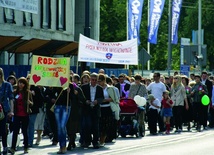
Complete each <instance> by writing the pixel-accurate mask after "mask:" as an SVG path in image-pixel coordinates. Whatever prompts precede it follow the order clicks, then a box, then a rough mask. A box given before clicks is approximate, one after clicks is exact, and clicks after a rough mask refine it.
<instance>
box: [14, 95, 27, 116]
mask: <svg viewBox="0 0 214 155" xmlns="http://www.w3.org/2000/svg"><path fill="white" fill-rule="evenodd" d="M18 95H19V97H18V98H17V109H16V116H28V114H27V111H26V110H25V105H24V102H23V96H22V94H21V93H19V94H18Z"/></svg>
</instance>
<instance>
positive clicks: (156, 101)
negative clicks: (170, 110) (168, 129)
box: [149, 99, 161, 111]
mask: <svg viewBox="0 0 214 155" xmlns="http://www.w3.org/2000/svg"><path fill="white" fill-rule="evenodd" d="M150 102H151V101H150ZM153 104H154V105H156V106H158V107H161V102H160V101H159V100H158V99H155V100H154V101H153ZM149 109H157V110H158V111H159V109H160V108H157V107H155V106H153V105H150V106H149Z"/></svg>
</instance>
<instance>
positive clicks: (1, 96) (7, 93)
mask: <svg viewBox="0 0 214 155" xmlns="http://www.w3.org/2000/svg"><path fill="white" fill-rule="evenodd" d="M12 99H13V88H12V85H11V84H10V83H9V82H6V81H3V83H2V86H1V87H0V103H2V106H3V109H4V111H5V112H9V111H10V110H11V109H10V100H12Z"/></svg>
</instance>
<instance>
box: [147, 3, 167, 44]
mask: <svg viewBox="0 0 214 155" xmlns="http://www.w3.org/2000/svg"><path fill="white" fill-rule="evenodd" d="M164 3H165V0H150V14H149V27H148V42H150V43H152V44H157V34H158V28H159V24H160V19H161V15H162V12H163V8H164Z"/></svg>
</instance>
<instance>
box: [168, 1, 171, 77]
mask: <svg viewBox="0 0 214 155" xmlns="http://www.w3.org/2000/svg"><path fill="white" fill-rule="evenodd" d="M171 38H172V1H171V0H169V15H168V60H167V70H168V76H170V70H171V60H172V44H171V40H172V39H171Z"/></svg>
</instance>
